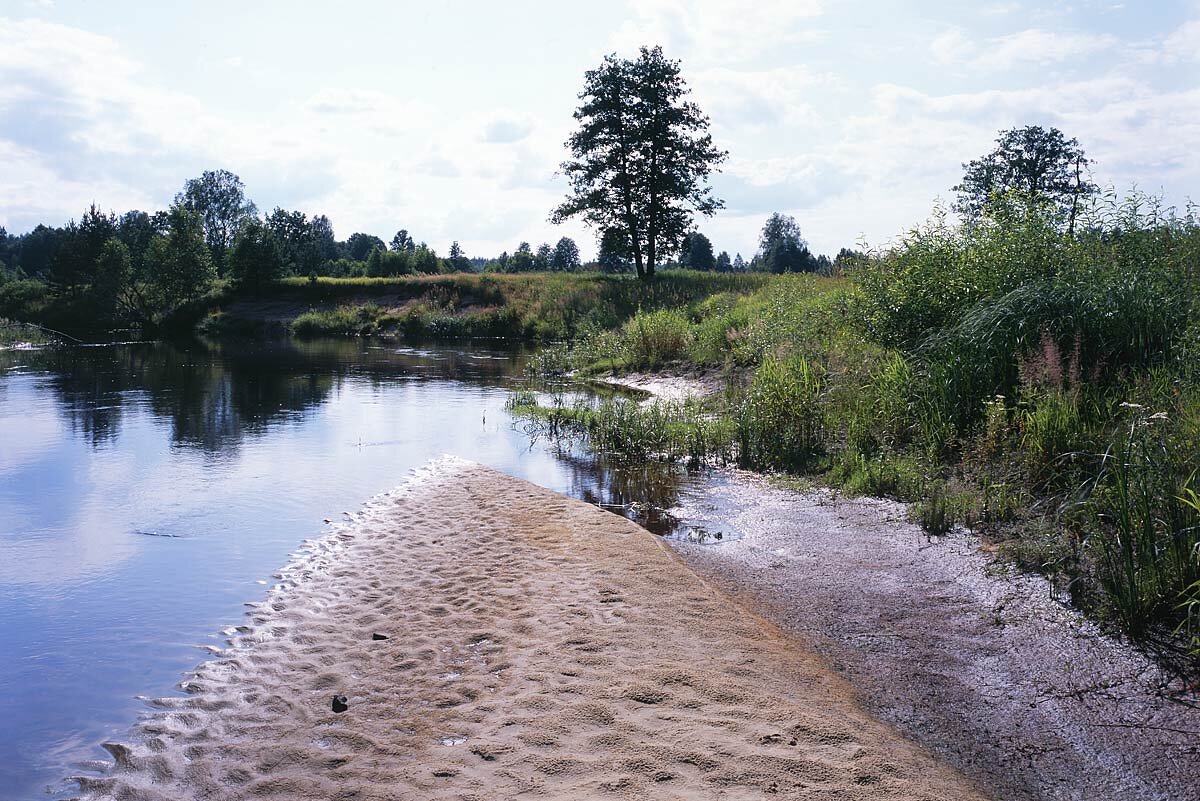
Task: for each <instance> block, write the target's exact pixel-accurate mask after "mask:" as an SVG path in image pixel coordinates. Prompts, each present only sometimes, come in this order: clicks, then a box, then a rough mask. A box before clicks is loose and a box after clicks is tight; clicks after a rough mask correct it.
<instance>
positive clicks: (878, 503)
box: [666, 471, 1200, 801]
mask: <svg viewBox="0 0 1200 801" xmlns="http://www.w3.org/2000/svg"><path fill="white" fill-rule="evenodd" d="M666 512H667V513H669V514H671V515H673V516H675V517H677V518H678V519H680V520H681V521H683V522H684V524H685V525H686V526H687V527H688V529H689V530H703V531H706V532H708V534H709V536H708V537H707V538H706V539H705V540H704V541H705V542H707V543H709V544H706V545H699V544H696V538H693V537H676V538H673V540H672V544H673V547H675V549H676V551H677V552H678V553H679V554H680V555H681V556H682V557H683V559H684V561H686V562H687V563H688V565H689V566H691V567H692V568H693V569H694V570H696V571H697V572H698V573H699V574H700V575H701V576H703V577H704V578H705V579H707V580H708V581H710V582H712V583H713V584H714V585H716V586H718V587H720V588H721V589H722V590H724V591H726V592H729V593H731V594H733V595H734V596H735V597H736V598H737V599H738V601H739V602H741V603H743V604H745V605H746V606H748V607H749V608H751V609H753V610H754V611H755V612H757V613H758V614H761V615H763V616H764V617H766V618H767V619H769V620H770V621H772V622H773V623H775V624H777V625H779V626H781V627H782V628H783V629H785V630H786V631H788V632H790V633H792V634H794V635H796V636H798V637H800V638H801V639H802V641H803V642H804V643H805V644H806V646H807V647H809V648H812V649H813V650H815V651H816V652H818V653H819V654H821V655H822V656H823V657H825V658H826V659H827V660H828V662H829V664H831V665H833V666H834V667H835V669H836V671H837V672H838V674H839V675H840V676H842V677H843V678H844V679H846V680H847V681H848V682H849V683H850V684H851V685H852V686H853V687H854V689H855V690H856V691H857V692H858V693H859V697H860V698H861V699H862V701H863V702H864V704H865V705H866V708H867V709H868V710H869V711H870V712H872V713H873V714H876V715H878V716H879V717H880V718H882V719H883V720H885V721H888V722H890V723H893V724H895V725H896V726H898V727H899V728H900V729H901V730H902V731H904V732H905V733H906V734H907V735H908V736H910V737H912V738H913V739H914V740H915V741H916V742H918V743H920V744H921V745H923V746H925V747H927V748H929V749H930V750H932V751H933V752H934V753H935V754H937V755H938V756H939V757H940V758H942V759H944V760H945V761H946V762H947V763H948V764H950V765H952V766H954V767H957V768H958V769H960V770H962V771H963V772H964V773H965V774H966V775H969V776H971V777H972V778H974V779H975V780H976V781H978V782H979V783H980V784H981V785H983V786H986V787H987V788H988V789H989V792H990V793H991V794H992V795H993V796H994V797H996V798H1003V799H1005V801H1083V799H1088V801H1107V800H1110V799H1111V801H1197V799H1200V784H1198V783H1197V781H1196V773H1195V765H1196V764H1197V760H1198V759H1200V708H1197V706H1196V705H1197V703H1200V698H1197V697H1196V695H1195V690H1194V688H1193V689H1192V691H1191V692H1188V691H1187V688H1186V687H1185V686H1183V685H1182V684H1181V683H1179V682H1178V681H1177V680H1173V679H1172V677H1170V676H1168V675H1166V674H1164V672H1163V671H1162V670H1161V669H1160V668H1159V667H1158V666H1157V665H1156V664H1155V661H1154V660H1153V659H1152V658H1150V657H1149V656H1147V655H1146V654H1144V653H1142V652H1139V651H1138V650H1136V649H1135V648H1133V647H1132V646H1131V645H1130V644H1129V643H1127V642H1123V641H1120V640H1117V639H1115V638H1112V637H1109V636H1107V635H1105V634H1104V633H1103V632H1102V631H1101V630H1100V629H1099V627H1098V626H1096V625H1095V623H1094V622H1092V621H1089V620H1087V619H1086V618H1085V617H1083V616H1082V615H1081V614H1079V613H1078V612H1076V611H1074V610H1072V609H1070V608H1069V607H1067V606H1066V605H1065V603H1064V602H1063V600H1062V599H1059V598H1056V597H1055V594H1054V589H1053V587H1052V586H1051V585H1050V583H1049V582H1048V581H1046V579H1045V578H1043V577H1040V576H1035V575H1029V574H1021V573H1018V572H1015V571H1011V570H1006V569H1005V568H1004V566H1003V565H1002V564H999V563H997V562H996V561H995V560H994V559H993V558H992V556H991V555H990V554H988V553H987V552H986V551H985V550H984V549H983V548H982V543H981V541H980V540H979V538H978V537H976V536H974V535H973V534H971V533H970V532H968V531H965V530H962V529H960V530H957V531H956V532H955V533H953V534H952V535H950V536H948V537H943V538H938V539H930V538H929V537H927V536H926V535H925V533H924V532H923V531H922V530H921V529H920V528H919V527H918V526H917V525H915V524H914V523H912V522H911V521H909V520H908V519H907V514H906V510H905V507H904V505H903V504H900V503H896V502H894V501H887V500H880V499H873V498H857V499H847V498H844V497H840V496H839V495H838V494H836V493H834V492H832V491H830V490H827V489H817V490H812V491H806V492H794V491H790V490H786V489H782V488H779V487H775V486H772V485H771V484H770V483H769V482H768V481H767V480H766V479H764V478H762V477H760V476H756V475H754V474H751V473H746V472H741V471H736V472H734V471H731V472H728V473H727V474H726V473H723V478H722V480H721V481H714V482H710V484H709V486H708V487H707V488H706V489H705V490H704V491H703V492H702V493H692V494H690V495H689V496H687V497H685V498H683V499H682V500H681V502H680V504H679V505H678V506H676V507H675V508H672V509H668V510H666ZM716 533H720V534H721V535H722V537H721V539H720V540H716V539H714V537H713V536H712V535H713V534H716ZM712 543H719V544H712Z"/></svg>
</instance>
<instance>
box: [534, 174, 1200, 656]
mask: <svg viewBox="0 0 1200 801" xmlns="http://www.w3.org/2000/svg"><path fill="white" fill-rule="evenodd" d="M1075 215H1076V219H1074V221H1073V224H1074V228H1075V230H1074V231H1069V230H1068V229H1066V228H1065V227H1064V226H1063V225H1062V218H1061V216H1060V215H1059V213H1058V211H1057V210H1056V209H1055V208H1054V207H1053V206H1051V205H1050V204H1046V203H1040V202H1036V201H1028V200H1021V199H1019V198H1018V197H1015V196H1010V197H1008V198H1003V199H997V201H996V202H995V203H993V204H991V205H990V206H989V207H988V208H987V209H986V210H985V211H984V212H983V213H981V214H980V215H978V216H977V217H975V218H973V219H971V218H968V220H967V221H966V222H963V223H961V224H959V223H955V222H952V221H951V219H950V218H949V217H948V216H947V215H946V214H944V213H942V212H941V211H939V212H937V213H935V214H934V215H933V217H932V219H931V220H930V221H929V222H927V223H926V224H924V225H921V226H919V227H917V228H915V229H913V230H912V231H910V232H908V233H907V234H906V235H905V236H903V237H902V238H901V239H900V240H899V241H898V242H897V243H895V245H894V246H892V247H889V248H887V249H885V250H881V251H879V252H876V253H872V254H869V256H868V257H867V258H866V259H864V260H863V261H861V262H860V263H859V264H858V266H857V267H856V268H854V269H853V270H851V271H850V272H849V274H848V275H846V276H845V277H840V278H827V277H821V276H816V275H793V276H777V277H774V278H772V279H770V280H769V282H767V283H765V284H763V285H762V286H760V287H758V288H757V289H754V290H753V291H750V292H746V293H737V292H716V293H714V294H712V295H710V296H708V297H706V298H704V299H702V300H700V301H698V302H690V303H683V304H679V305H677V306H675V307H670V306H663V307H661V308H658V309H655V310H653V311H645V310H644V311H642V312H640V313H638V314H636V315H634V316H633V317H631V318H630V319H629V320H627V321H626V322H624V323H623V324H621V325H619V326H614V327H612V328H610V329H608V330H605V331H597V332H594V333H591V334H590V335H588V336H585V337H584V338H582V339H580V340H579V341H578V342H577V343H575V344H574V345H573V346H572V347H570V348H569V349H566V348H564V349H560V350H558V351H556V352H554V353H553V354H552V355H548V356H546V357H544V358H543V360H542V363H541V366H542V368H543V369H545V370H547V371H550V372H554V371H562V370H564V369H574V370H577V371H579V372H580V373H583V374H596V373H602V372H607V371H609V370H613V369H615V370H616V371H618V372H619V371H621V370H628V369H655V368H661V367H663V366H671V367H674V368H691V367H694V366H698V365H708V366H719V367H721V368H723V369H724V371H725V373H726V375H727V377H728V383H729V389H728V390H727V391H726V392H725V393H723V394H720V395H719V396H717V397H715V398H710V399H707V400H706V401H703V402H700V401H692V402H689V403H685V404H668V403H661V402H659V403H650V404H645V403H643V404H639V403H637V402H636V401H633V400H621V399H615V400H614V399H609V400H603V401H598V402H596V403H592V404H582V403H581V404H576V405H568V404H565V403H561V402H560V403H558V404H557V405H556V404H553V403H548V404H542V405H538V403H537V396H535V395H532V394H530V393H524V394H519V395H516V396H514V398H513V402H512V406H513V408H514V409H515V410H516V411H517V412H518V413H520V414H524V415H527V416H529V417H530V419H532V420H536V421H539V422H538V425H540V426H543V427H545V428H546V429H547V430H549V431H551V433H558V434H560V435H561V434H566V433H569V434H573V435H577V436H578V435H582V436H584V437H585V438H587V439H588V441H589V442H590V444H591V446H592V447H594V448H596V449H598V450H602V451H604V452H607V453H610V454H614V455H617V456H622V457H625V458H631V459H648V458H669V459H680V460H686V461H689V462H691V463H699V462H703V461H717V462H729V463H736V464H739V465H741V466H743V467H747V468H752V469H756V470H764V471H781V472H784V473H788V474H796V475H817V476H821V477H823V479H824V480H826V481H828V482H830V483H832V484H834V485H836V486H839V487H841V488H843V489H845V490H846V491H848V492H851V493H864V494H871V495H881V496H890V497H894V498H898V499H901V500H904V501H909V502H913V503H914V504H915V506H914V514H915V515H916V516H917V517H918V518H919V520H920V521H921V523H922V524H923V525H924V526H925V528H926V529H927V530H928V531H930V532H931V533H933V534H942V533H945V532H947V531H949V530H950V529H951V528H952V527H953V526H954V525H956V524H964V525H968V526H972V527H976V528H979V529H981V530H982V531H984V532H985V533H986V534H987V536H988V538H989V539H990V541H991V542H993V543H994V544H995V545H996V546H997V548H998V549H999V550H1000V551H1001V552H1002V553H1003V554H1004V555H1006V556H1007V557H1009V558H1010V559H1012V560H1014V561H1015V562H1017V563H1019V564H1021V565H1023V566H1026V567H1029V568H1034V569H1037V570H1041V571H1044V572H1045V573H1047V574H1048V575H1050V576H1051V577H1052V578H1053V580H1054V583H1055V586H1056V587H1057V588H1059V589H1060V590H1061V591H1063V592H1065V593H1068V594H1069V595H1070V597H1071V598H1072V599H1073V600H1074V601H1075V602H1076V603H1078V604H1079V605H1080V606H1082V607H1084V608H1087V609H1090V610H1092V611H1093V612H1094V613H1096V614H1097V615H1099V616H1100V617H1102V618H1104V619H1106V620H1109V621H1111V622H1113V623H1114V624H1116V625H1118V626H1119V627H1120V628H1121V629H1122V630H1124V631H1126V632H1128V633H1129V634H1131V635H1134V636H1138V637H1154V636H1159V635H1162V634H1163V633H1164V632H1168V631H1170V630H1172V629H1174V628H1175V627H1176V626H1178V627H1179V632H1180V633H1181V634H1182V635H1183V636H1186V637H1189V638H1191V639H1192V646H1193V648H1196V646H1198V645H1200V584H1198V583H1197V582H1200V550H1198V549H1200V495H1198V494H1197V493H1200V479H1197V477H1196V471H1197V467H1200V460H1198V458H1197V456H1198V454H1200V307H1198V306H1197V302H1198V301H1200V289H1198V288H1200V223H1198V221H1197V219H1196V217H1195V216H1194V215H1193V214H1192V213H1191V212H1190V211H1189V213H1187V214H1185V215H1177V214H1176V213H1175V212H1173V211H1171V210H1166V209H1162V208H1160V207H1159V206H1158V205H1156V204H1155V202H1154V201H1153V199H1151V198H1146V197H1142V196H1134V197H1131V198H1128V199H1124V200H1118V199H1117V198H1116V197H1114V196H1111V195H1110V196H1108V197H1105V198H1101V199H1100V200H1099V201H1097V202H1095V203H1092V204H1090V206H1089V208H1088V209H1087V210H1086V211H1082V210H1080V211H1076V212H1075Z"/></svg>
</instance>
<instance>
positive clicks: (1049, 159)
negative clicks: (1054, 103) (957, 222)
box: [953, 125, 1096, 231]
mask: <svg viewBox="0 0 1200 801" xmlns="http://www.w3.org/2000/svg"><path fill="white" fill-rule="evenodd" d="M1091 163H1092V162H1091V160H1089V159H1088V158H1087V157H1086V156H1085V155H1084V153H1083V148H1082V147H1080V145H1079V140H1078V139H1067V138H1066V136H1065V135H1064V134H1063V132H1062V131H1060V130H1058V129H1057V128H1049V129H1046V128H1042V127H1041V126H1038V125H1026V126H1025V127H1024V128H1011V129H1009V130H1006V131H1001V132H1000V135H999V136H998V137H997V138H996V149H995V150H993V151H992V152H991V153H988V154H987V155H985V156H982V157H980V158H978V159H975V160H974V161H970V162H967V163H966V164H963V165H962V166H963V170H964V172H963V179H962V183H960V184H958V185H957V186H955V187H953V189H954V191H955V192H957V193H958V200H957V202H956V203H955V205H954V208H955V210H956V211H958V212H959V213H960V214H962V215H964V216H965V217H967V218H968V219H973V218H977V217H979V216H980V215H981V214H982V213H983V212H984V211H985V210H986V209H987V208H988V206H989V204H990V203H991V202H992V200H993V199H994V198H995V197H996V196H998V195H1005V194H1008V193H1013V192H1016V193H1019V194H1022V195H1025V196H1028V197H1030V198H1033V199H1038V200H1045V201H1047V202H1049V203H1051V204H1053V205H1054V207H1055V208H1056V210H1057V211H1058V213H1059V215H1060V216H1061V218H1062V221H1063V222H1065V223H1066V224H1067V226H1068V229H1070V230H1071V231H1073V230H1074V227H1075V217H1076V214H1077V213H1078V209H1079V202H1080V201H1081V200H1085V199H1087V198H1088V197H1089V196H1091V195H1092V194H1094V193H1095V192H1096V185H1095V184H1093V183H1092V182H1091V181H1090V180H1088V179H1089V172H1088V166H1089V165H1090V164H1091Z"/></svg>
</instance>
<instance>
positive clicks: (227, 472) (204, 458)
mask: <svg viewBox="0 0 1200 801" xmlns="http://www.w3.org/2000/svg"><path fill="white" fill-rule="evenodd" d="M523 365H524V358H523V355H522V354H521V353H520V352H516V351H510V350H503V349H498V348H488V347H475V346H469V347H438V346H425V347H421V348H406V347H401V346H398V345H391V346H381V345H371V344H368V343H366V342H363V341H358V340H320V341H313V342H292V341H282V342H272V343H240V344H231V343H226V344H222V345H212V344H204V343H195V344H192V345H189V346H173V345H167V344H162V343H157V344H143V345H115V346H110V347H100V348H95V347H91V348H51V349H43V350H37V351H20V352H16V351H10V352H5V353H0V557H2V558H0V638H2V640H3V642H4V643H5V646H4V648H3V649H0V688H3V690H2V692H0V799H25V798H31V797H32V798H36V797H47V796H53V795H56V794H61V793H62V792H64V791H65V792H69V791H70V790H71V789H72V788H71V787H69V786H65V785H64V784H63V782H62V777H64V776H66V775H70V774H72V773H77V772H78V765H79V764H80V763H81V762H84V761H87V760H93V759H104V758H106V757H107V756H108V755H107V754H106V753H105V752H104V751H103V750H102V749H100V747H99V746H100V743H101V742H103V741H105V740H106V739H110V738H114V737H115V738H119V737H121V736H122V735H123V734H124V733H125V732H127V731H128V728H129V726H130V724H131V723H132V722H133V721H134V720H135V719H136V717H137V716H138V715H139V714H140V713H142V712H144V711H145V707H144V706H143V705H142V704H141V703H140V702H139V701H138V700H137V699H136V697H135V696H137V695H139V694H148V695H163V694H167V693H169V692H171V691H172V689H173V688H174V687H175V685H176V683H177V682H178V681H179V679H180V678H181V675H182V674H183V673H184V672H185V671H187V670H189V669H191V668H193V667H194V666H195V665H196V663H197V662H198V661H200V660H201V659H202V658H203V656H204V654H203V653H202V652H201V651H199V650H197V648H196V646H197V645H201V646H203V645H205V644H208V645H214V646H220V645H223V639H224V637H223V635H222V634H221V631H222V630H223V629H228V628H229V627H231V626H236V625H239V624H240V623H241V622H242V612H243V605H244V603H246V602H250V601H255V600H258V599H260V598H262V597H263V595H264V593H265V591H266V589H267V586H268V585H269V584H271V583H274V581H275V579H274V578H273V573H274V572H275V571H277V570H278V569H279V567H280V566H281V565H283V564H284V563H285V562H286V561H287V556H288V554H289V553H290V552H291V551H293V550H294V549H295V548H296V547H297V546H299V545H300V543H301V542H302V541H303V540H305V539H306V538H310V537H313V536H317V535H320V534H321V533H322V531H323V529H324V525H323V522H322V521H323V520H335V521H336V520H338V519H340V518H341V517H342V515H343V513H347V512H353V511H355V510H357V509H358V508H359V506H360V505H361V504H362V503H363V502H364V501H365V500H366V499H368V498H370V497H372V496H373V495H375V494H377V493H379V492H381V491H384V490H386V489H389V488H391V487H393V486H395V485H396V484H397V483H399V482H400V481H402V480H403V478H404V477H405V475H406V474H407V473H408V471H410V470H411V469H412V468H415V467H418V466H420V465H422V464H424V463H426V462H427V461H428V460H430V459H431V458H435V457H438V456H440V455H442V454H446V453H450V454H456V455H460V456H464V457H467V458H470V459H473V460H475V461H478V462H480V463H483V464H486V465H488V466H491V467H495V468H497V469H499V470H502V471H503V472H505V473H509V474H511V475H515V476H519V477H522V478H526V479H528V480H530V481H532V482H534V483H536V484H539V485H541V486H544V487H547V488H550V489H553V490H556V491H559V492H563V493H565V494H567V495H570V496H572V497H576V498H581V499H583V500H587V501H589V502H592V503H600V504H604V505H605V508H608V509H610V510H611V511H617V512H620V513H623V514H626V515H627V516H629V517H631V518H633V519H634V520H637V521H638V522H640V523H643V524H646V525H648V526H649V527H650V528H652V529H653V530H655V531H656V533H660V534H667V533H671V532H673V531H675V530H676V529H677V528H678V525H677V524H678V521H676V520H674V519H672V518H664V517H661V516H659V515H657V513H656V510H657V509H661V508H664V507H669V506H672V505H673V504H675V503H676V502H677V501H678V500H679V498H680V497H681V493H683V494H686V493H688V492H689V491H698V490H696V489H695V487H699V486H700V484H699V483H698V479H695V478H689V477H688V476H687V474H686V473H684V472H683V471H680V470H676V469H673V468H668V467H665V466H651V467H641V468H636V469H622V468H620V467H618V466H613V465H607V464H604V463H603V462H598V461H597V460H595V459H593V458H590V457H586V456H581V455H579V454H578V453H573V452H560V451H557V450H556V449H554V448H552V447H549V446H548V445H547V444H546V443H533V444H531V442H530V439H529V437H528V436H527V435H526V434H525V433H524V432H523V431H522V430H521V427H520V426H519V425H514V421H513V420H512V418H511V417H510V416H509V415H508V414H507V413H506V412H505V411H504V403H505V400H506V399H507V398H508V394H509V392H510V391H511V390H512V389H513V388H514V387H516V386H517V385H518V384H519V383H520V382H521V381H522V373H523ZM689 487H691V488H692V489H689ZM681 532H682V533H681V536H685V537H686V536H688V532H687V530H686V528H684V529H681Z"/></svg>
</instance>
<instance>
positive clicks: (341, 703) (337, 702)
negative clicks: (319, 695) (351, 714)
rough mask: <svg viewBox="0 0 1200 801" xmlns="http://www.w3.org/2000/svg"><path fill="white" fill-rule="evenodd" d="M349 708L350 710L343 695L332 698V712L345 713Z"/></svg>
mask: <svg viewBox="0 0 1200 801" xmlns="http://www.w3.org/2000/svg"><path fill="white" fill-rule="evenodd" d="M349 708H350V706H349V705H348V704H347V703H346V696H344V695H335V696H333V711H334V712H345V711H346V710H347V709H349Z"/></svg>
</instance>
